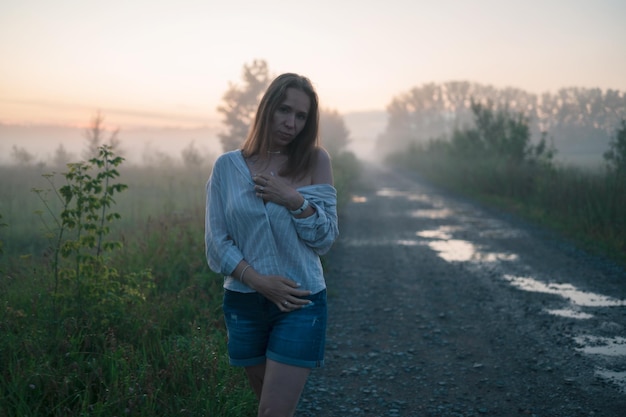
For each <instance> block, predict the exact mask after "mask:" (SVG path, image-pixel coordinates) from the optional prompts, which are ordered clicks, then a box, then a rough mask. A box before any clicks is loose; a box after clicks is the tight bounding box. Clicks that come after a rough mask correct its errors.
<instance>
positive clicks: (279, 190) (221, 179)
mask: <svg viewBox="0 0 626 417" xmlns="http://www.w3.org/2000/svg"><path fill="white" fill-rule="evenodd" d="M318 126H319V110H318V98H317V93H316V92H315V90H314V88H313V86H312V85H311V82H310V81H309V80H308V79H307V78H305V77H302V76H300V75H297V74H291V73H288V74H283V75H280V76H279V77H277V78H276V79H275V80H274V81H273V82H272V83H271V84H270V86H269V87H268V89H267V91H266V92H265V94H264V95H263V98H262V99H261V102H260V103H259V107H258V109H257V113H256V117H255V120H254V123H253V125H252V129H251V130H250V133H249V135H248V137H247V139H246V141H245V143H244V144H243V147H242V149H241V150H237V151H231V152H227V153H225V154H223V155H222V156H220V157H219V158H218V159H217V160H216V162H215V164H214V167H213V172H212V174H211V178H210V179H209V182H208V184H207V211H206V229H205V230H206V233H205V241H206V254H207V260H208V263H209V266H210V267H211V269H212V270H213V271H215V272H218V273H221V274H224V275H225V280H224V304H223V309H224V318H225V321H226V327H227V330H228V353H229V357H230V363H231V364H232V365H234V366H243V367H245V370H246V374H247V376H248V379H249V381H250V384H251V386H252V389H253V390H254V392H255V394H256V395H257V397H258V399H259V410H258V415H259V416H292V415H293V414H294V412H295V409H296V406H297V404H298V400H299V398H300V394H301V393H302V390H303V388H304V385H305V382H306V379H307V377H308V375H309V373H310V371H311V369H312V368H315V367H320V366H322V365H323V359H324V343H325V338H326V284H325V281H324V276H323V271H322V265H321V262H320V258H319V255H322V254H324V253H326V252H327V251H328V250H329V249H330V247H331V246H332V244H333V242H334V241H335V239H336V237H337V235H338V228H337V193H336V190H335V188H334V187H333V175H332V169H331V163H330V157H329V156H328V153H327V152H326V151H325V150H323V149H322V148H321V147H320V146H319V145H318Z"/></svg>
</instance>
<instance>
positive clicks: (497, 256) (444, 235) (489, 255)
mask: <svg viewBox="0 0 626 417" xmlns="http://www.w3.org/2000/svg"><path fill="white" fill-rule="evenodd" d="M453 230H454V229H453V228H452V227H442V228H439V229H436V230H422V231H420V232H417V233H416V234H417V235H418V236H420V237H423V238H427V239H429V238H435V239H443V240H433V241H431V242H428V246H429V247H430V248H431V249H432V250H434V251H435V252H437V254H438V255H439V257H440V258H442V259H443V260H445V261H447V262H470V261H471V262H499V261H515V260H517V259H518V256H517V255H515V254H511V253H497V252H483V251H480V250H479V249H478V248H477V247H476V245H474V244H473V243H471V242H468V241H467V240H460V239H450V237H451V235H450V234H449V233H448V232H450V231H453Z"/></svg>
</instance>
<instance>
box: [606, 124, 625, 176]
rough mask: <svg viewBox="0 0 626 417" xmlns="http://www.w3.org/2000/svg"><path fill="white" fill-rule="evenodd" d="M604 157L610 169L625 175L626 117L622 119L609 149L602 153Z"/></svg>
mask: <svg viewBox="0 0 626 417" xmlns="http://www.w3.org/2000/svg"><path fill="white" fill-rule="evenodd" d="M604 159H605V160H606V162H607V163H608V165H609V168H610V169H611V170H612V171H614V172H617V173H619V174H622V175H626V119H622V123H621V126H620V128H619V129H617V132H616V134H615V138H614V139H613V140H612V141H611V142H610V144H609V150H608V151H606V152H605V153H604Z"/></svg>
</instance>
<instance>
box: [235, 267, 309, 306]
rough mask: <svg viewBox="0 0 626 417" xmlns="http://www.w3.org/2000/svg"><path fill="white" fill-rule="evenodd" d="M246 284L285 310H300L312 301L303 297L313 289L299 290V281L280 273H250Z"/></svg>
mask: <svg viewBox="0 0 626 417" xmlns="http://www.w3.org/2000/svg"><path fill="white" fill-rule="evenodd" d="M246 284H248V286H249V287H251V288H252V289H254V290H256V291H257V292H258V293H259V294H261V295H263V296H264V297H265V298H267V299H268V300H270V301H271V302H273V303H274V304H276V306H277V307H278V308H279V309H280V311H283V312H289V311H294V310H298V309H300V308H302V307H305V306H307V305H308V304H309V303H310V301H309V300H306V299H303V298H301V297H306V296H307V295H311V291H304V290H299V289H298V287H299V285H298V283H296V282H295V281H293V280H290V279H289V278H285V277H283V276H280V275H259V274H256V273H255V274H250V278H246Z"/></svg>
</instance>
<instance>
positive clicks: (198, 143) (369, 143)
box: [0, 111, 387, 165]
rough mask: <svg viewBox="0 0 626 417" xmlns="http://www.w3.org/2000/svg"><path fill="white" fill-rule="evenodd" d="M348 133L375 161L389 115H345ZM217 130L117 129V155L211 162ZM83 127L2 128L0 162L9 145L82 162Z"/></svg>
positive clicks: (136, 161) (6, 158) (38, 158)
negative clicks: (189, 155)
mask: <svg viewBox="0 0 626 417" xmlns="http://www.w3.org/2000/svg"><path fill="white" fill-rule="evenodd" d="M343 117H344V120H345V123H346V127H347V128H348V130H349V131H350V142H349V145H348V150H350V151H352V152H354V153H355V154H356V155H357V157H359V158H361V159H364V160H370V159H373V158H375V155H376V153H375V142H376V138H377V136H378V135H379V134H380V133H381V132H382V131H383V130H384V128H385V125H386V123H387V114H386V113H385V112H384V111H371V112H356V113H349V114H346V115H343ZM104 124H105V126H107V134H106V135H105V139H106V138H108V137H109V135H110V134H111V133H112V130H113V129H112V128H113V127H114V125H109V124H108V123H107V121H106V120H105V123H104ZM220 129H222V128H221V126H220V127H213V126H204V127H198V128H130V129H124V128H121V129H120V130H119V133H118V139H119V140H120V141H121V153H122V154H123V155H124V157H125V158H126V162H127V163H128V164H133V165H144V164H153V163H155V162H158V161H162V160H164V159H168V160H171V161H173V162H179V161H181V152H182V151H183V150H184V149H185V148H189V147H190V146H192V147H193V148H194V149H196V150H197V151H198V152H200V154H201V156H203V157H206V158H208V159H211V160H212V159H214V158H215V157H216V156H218V155H219V154H221V153H222V145H221V143H220V140H219V138H218V136H217V135H218V133H219V132H220ZM85 143H86V140H85V128H82V127H69V126H46V125H7V124H0V164H10V163H14V162H15V161H14V160H13V159H14V158H13V156H12V155H13V147H14V146H16V147H17V148H23V149H25V150H26V151H27V152H29V153H30V154H32V155H33V156H34V161H33V162H34V163H39V162H44V163H49V162H50V161H52V160H53V159H54V155H55V152H56V150H57V149H58V148H59V146H60V145H63V147H64V148H65V150H66V151H67V152H69V153H70V154H71V155H72V156H73V159H72V160H76V161H77V160H80V159H81V157H82V152H83V150H84V149H85Z"/></svg>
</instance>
